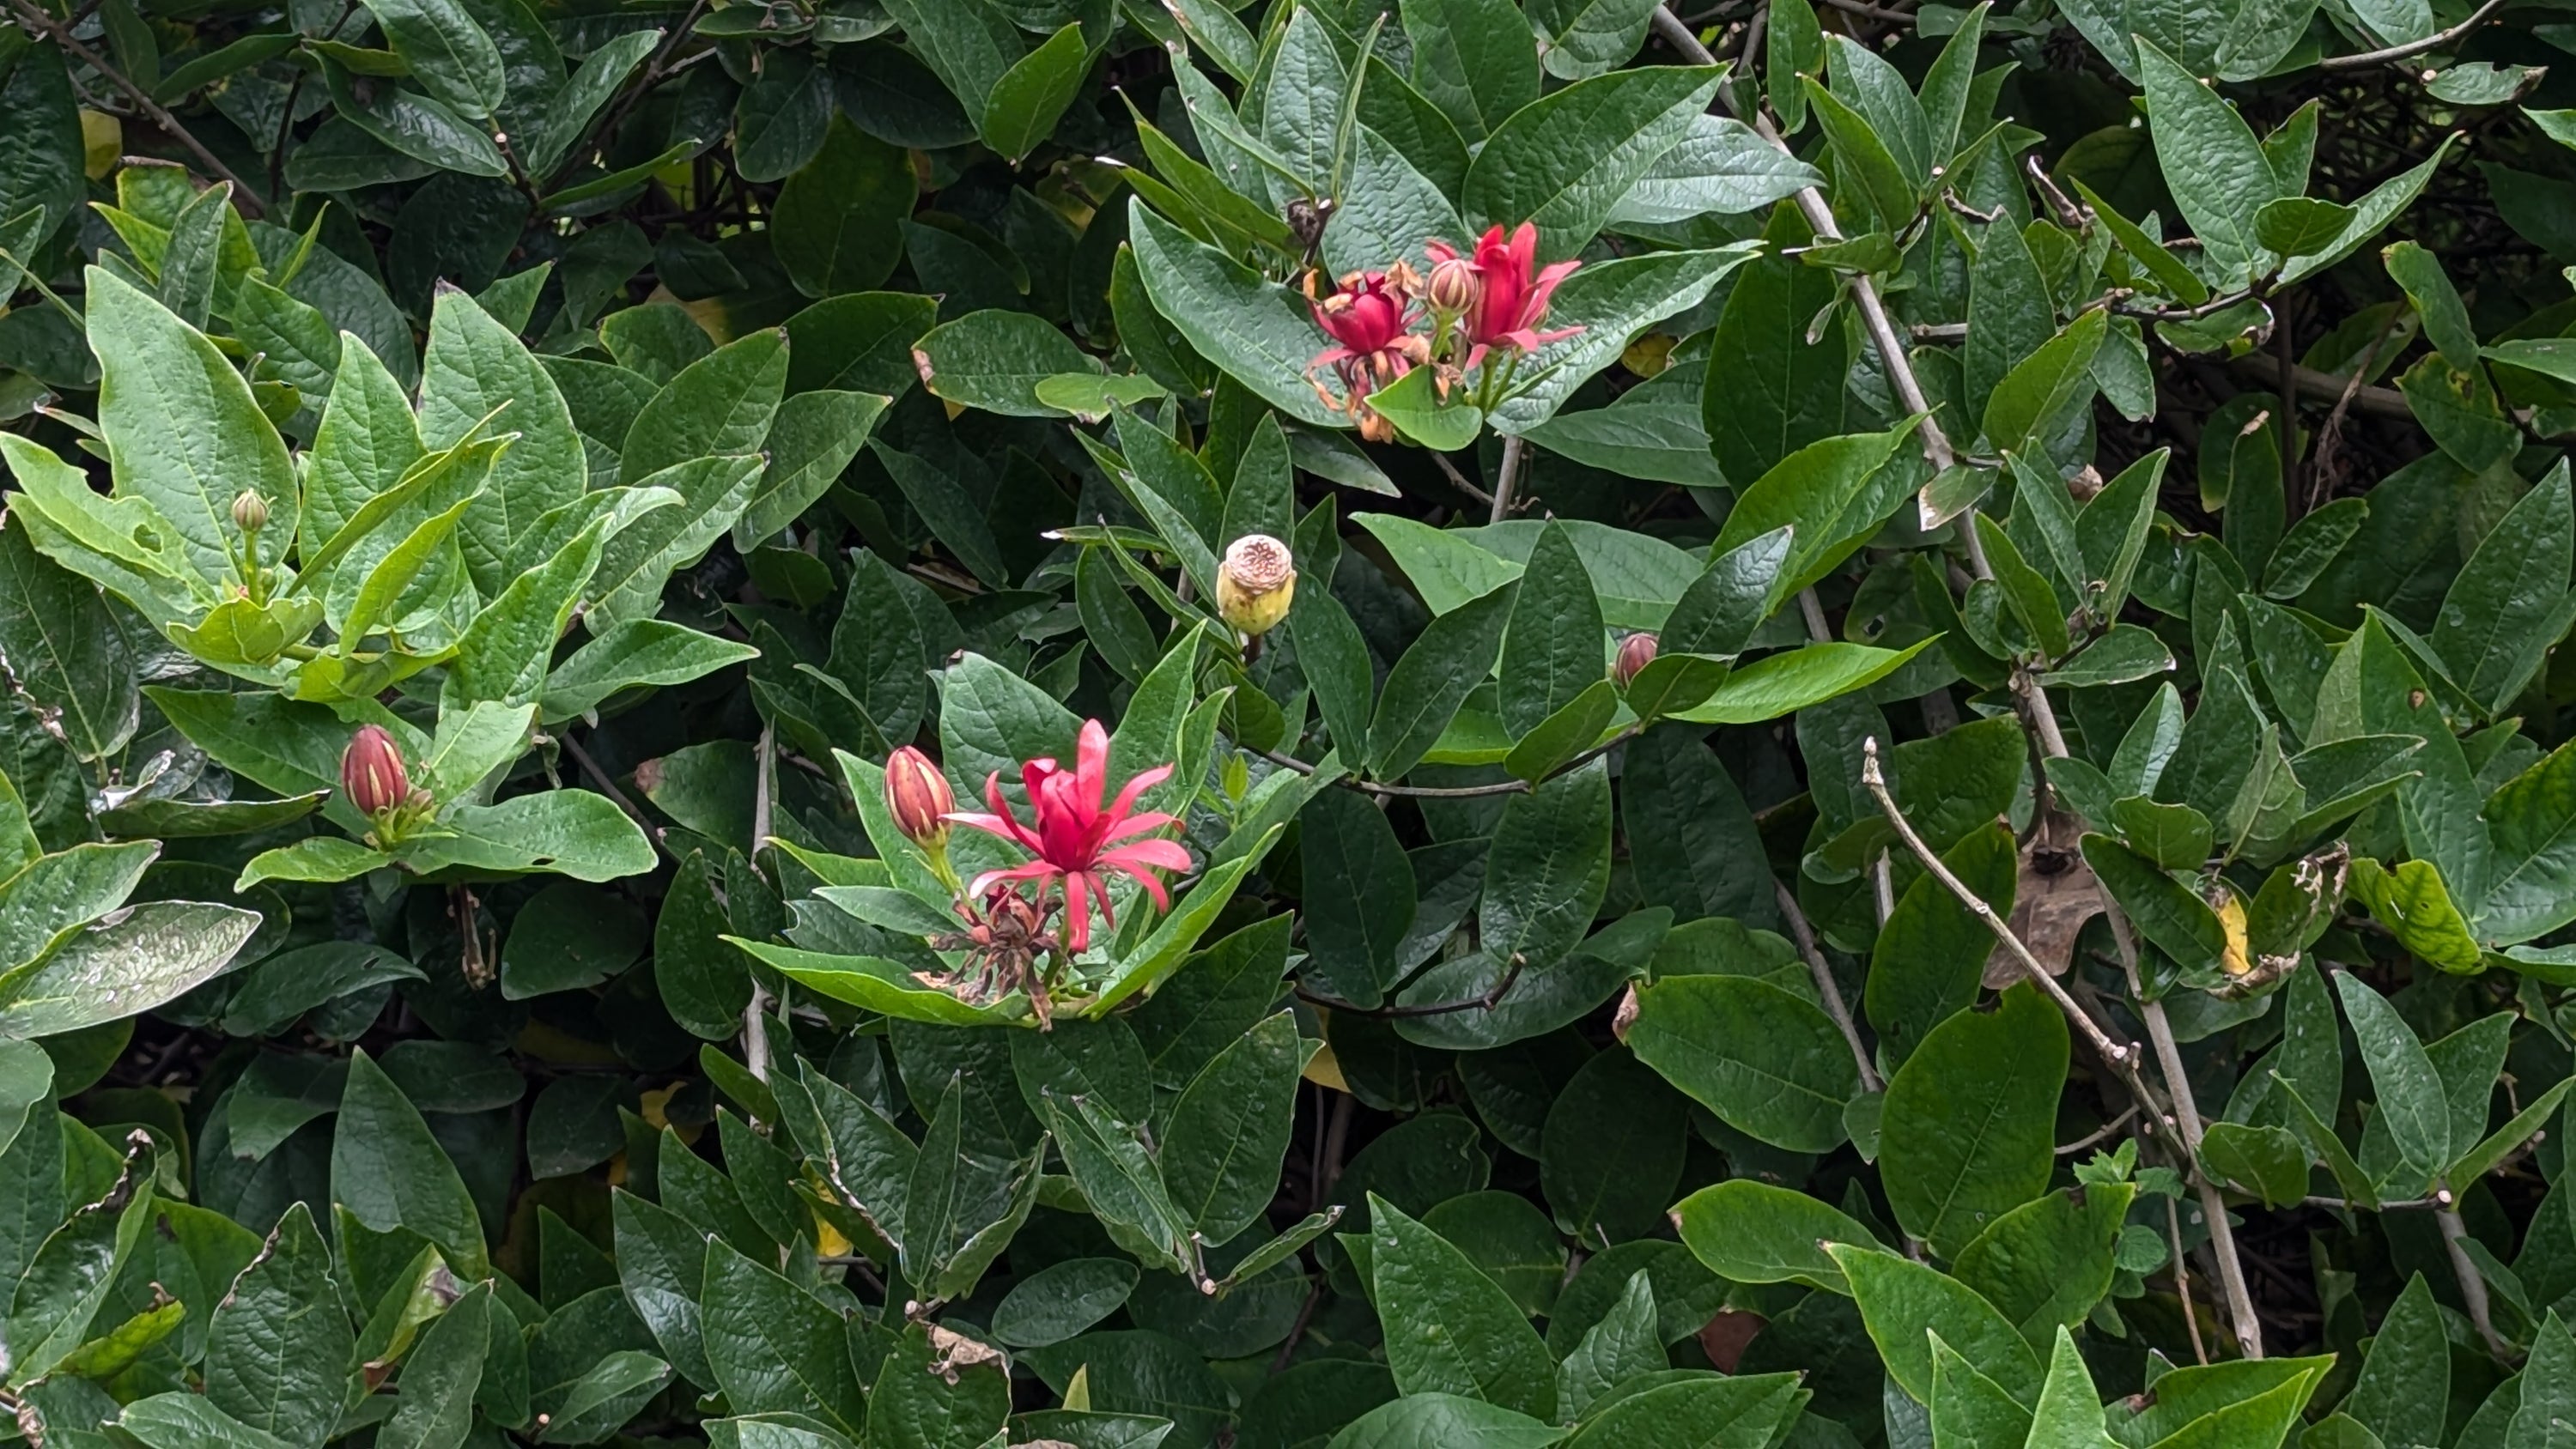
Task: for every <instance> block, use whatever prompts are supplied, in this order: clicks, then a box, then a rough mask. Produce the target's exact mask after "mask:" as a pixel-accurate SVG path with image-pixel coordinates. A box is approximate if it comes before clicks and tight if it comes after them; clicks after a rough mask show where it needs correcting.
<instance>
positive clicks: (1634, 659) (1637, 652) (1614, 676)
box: [1610, 634, 1655, 689]
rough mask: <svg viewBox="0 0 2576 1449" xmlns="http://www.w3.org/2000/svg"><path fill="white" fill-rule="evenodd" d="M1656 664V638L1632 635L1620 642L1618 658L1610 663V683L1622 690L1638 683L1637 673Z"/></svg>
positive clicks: (1645, 635)
mask: <svg viewBox="0 0 2576 1449" xmlns="http://www.w3.org/2000/svg"><path fill="white" fill-rule="evenodd" d="M1654 662H1655V636H1654V635H1652V634H1631V635H1629V636H1628V637H1627V638H1625V639H1622V640H1620V641H1619V654H1618V657H1617V658H1615V659H1613V660H1612V661H1611V662H1610V681H1611V683H1613V684H1616V685H1618V686H1619V687H1620V688H1621V689H1626V688H1627V687H1628V686H1629V685H1630V684H1633V683H1635V682H1636V678H1637V672H1638V671H1639V670H1642V669H1644V668H1645V667H1646V666H1647V665H1649V664H1652V663H1654Z"/></svg>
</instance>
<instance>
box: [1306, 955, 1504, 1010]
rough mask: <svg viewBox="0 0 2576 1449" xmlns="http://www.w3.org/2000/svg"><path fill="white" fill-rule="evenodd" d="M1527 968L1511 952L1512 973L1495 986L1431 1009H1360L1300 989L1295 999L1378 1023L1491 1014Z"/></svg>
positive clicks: (1436, 1005) (1406, 1007)
mask: <svg viewBox="0 0 2576 1449" xmlns="http://www.w3.org/2000/svg"><path fill="white" fill-rule="evenodd" d="M1528 964H1529V958H1528V957H1526V956H1523V955H1522V954H1521V953H1520V952H1518V951H1514V952H1513V953H1512V962H1511V969H1510V970H1508V971H1505V972H1504V973H1503V979H1502V980H1500V981H1497V982H1495V983H1494V984H1493V985H1492V986H1491V987H1489V988H1487V989H1486V990H1485V991H1484V992H1482V993H1481V994H1479V995H1475V996H1470V997H1466V998H1464V999H1463V1000H1458V1001H1443V1002H1439V1003H1437V1004H1435V1005H1431V1006H1359V1005H1355V1004H1353V1003H1351V1002H1348V1001H1336V1000H1334V999H1333V998H1332V997H1329V996H1323V995H1319V994H1317V993H1315V992H1312V991H1308V990H1307V989H1306V988H1305V987H1303V986H1300V987H1298V988H1297V999H1298V1000H1300V1001H1303V1002H1305V1003H1306V1004H1308V1005H1309V1006H1320V1007H1322V1008H1324V1009H1325V1010H1326V1011H1342V1012H1348V1013H1350V1014H1351V1015H1353V1016H1366V1017H1373V1018H1376V1019H1378V1020H1381V1021H1398V1020H1411V1019H1413V1018H1416V1017H1424V1016H1447V1015H1449V1014H1451V1013H1452V1012H1459V1011H1491V1010H1493V1009H1494V1008H1495V1007H1497V1006H1500V1005H1502V1003H1503V997H1504V996H1505V995H1507V994H1509V993H1510V991H1511V989H1512V987H1513V985H1514V984H1515V983H1517V982H1518V981H1519V980H1520V979H1521V968H1522V967H1524V966H1527V965H1528Z"/></svg>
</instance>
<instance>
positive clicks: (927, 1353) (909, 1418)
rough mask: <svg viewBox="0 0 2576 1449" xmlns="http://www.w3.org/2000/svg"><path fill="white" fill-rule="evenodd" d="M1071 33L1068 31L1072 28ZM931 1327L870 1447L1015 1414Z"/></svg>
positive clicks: (987, 1426) (945, 1433) (1006, 1385)
mask: <svg viewBox="0 0 2576 1449" xmlns="http://www.w3.org/2000/svg"><path fill="white" fill-rule="evenodd" d="M1068 28H1070V27H1068ZM934 1332H936V1333H938V1334H942V1335H944V1334H945V1333H946V1332H947V1330H936V1331H934V1330H933V1328H932V1327H931V1326H930V1325H929V1324H924V1323H916V1324H913V1325H911V1326H909V1327H907V1328H905V1329H904V1330H903V1336H902V1338H901V1339H900V1340H899V1341H898V1342H897V1343H896V1344H895V1345H894V1346H893V1347H892V1348H891V1349H890V1350H888V1351H887V1353H886V1356H885V1363H884V1365H883V1366H882V1367H881V1368H879V1369H878V1370H877V1378H876V1383H875V1386H874V1392H872V1393H870V1394H869V1395H868V1443H870V1444H871V1445H883V1446H885V1449H977V1446H980V1445H983V1444H984V1443H986V1442H987V1441H989V1440H991V1439H993V1438H994V1437H996V1436H998V1435H1000V1434H1001V1432H1002V1426H1003V1422H1004V1421H1005V1420H1007V1419H1008V1418H1009V1417H1010V1414H1011V1384H1010V1377H1009V1375H1008V1374H1007V1373H1006V1372H1005V1371H1004V1369H1003V1366H1002V1362H1001V1361H1000V1360H999V1359H998V1358H991V1359H985V1360H983V1361H980V1362H972V1363H952V1362H951V1361H950V1358H949V1356H948V1355H949V1351H948V1350H946V1349H945V1348H943V1347H942V1346H941V1345H940V1344H939V1343H937V1342H936V1341H935V1340H934Z"/></svg>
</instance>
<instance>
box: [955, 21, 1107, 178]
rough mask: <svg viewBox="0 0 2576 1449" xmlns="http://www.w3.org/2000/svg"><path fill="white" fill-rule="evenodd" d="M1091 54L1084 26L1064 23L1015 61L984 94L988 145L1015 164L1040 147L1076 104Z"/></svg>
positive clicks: (1089, 66) (986, 140)
mask: <svg viewBox="0 0 2576 1449" xmlns="http://www.w3.org/2000/svg"><path fill="white" fill-rule="evenodd" d="M1104 38H1105V37H1104ZM1091 56H1092V51H1091V49H1090V48H1089V47H1087V46H1085V45H1084V43H1083V35H1082V27H1081V26H1079V25H1066V26H1065V27H1064V28H1062V29H1060V30H1058V31H1057V32H1056V33H1055V34H1054V35H1052V36H1049V37H1048V38H1047V40H1046V42H1045V43H1044V44H1042V45H1040V46H1039V47H1038V48H1037V49H1035V50H1032V51H1030V52H1029V53H1028V54H1027V55H1024V56H1022V57H1020V58H1019V59H1018V60H1017V61H1015V62H1013V63H1012V65H1011V68H1010V69H1009V70H1006V71H1004V72H1002V74H1001V76H1000V78H998V79H997V80H995V81H994V82H993V90H992V94H990V95H989V96H987V97H986V98H985V101H984V124H983V132H984V142H985V144H986V145H988V146H991V147H992V148H993V149H994V150H995V151H998V152H1000V153H1001V154H1002V156H1003V158H1004V159H1005V160H1008V161H1010V162H1012V163H1014V164H1017V163H1018V162H1019V160H1020V159H1021V158H1022V157H1025V156H1027V155H1028V154H1029V153H1030V152H1031V151H1034V150H1036V149H1037V147H1038V145H1039V144H1040V143H1041V142H1043V141H1045V140H1046V138H1047V136H1048V134H1049V133H1050V132H1052V131H1053V130H1054V129H1055V123H1056V121H1057V120H1058V119H1060V118H1061V117H1062V116H1063V115H1064V112H1065V108H1066V107H1067V106H1069V105H1071V104H1073V98H1074V95H1075V93H1076V92H1077V91H1079V90H1080V89H1081V86H1082V80H1083V77H1084V75H1085V74H1086V73H1087V72H1089V70H1090V69H1091Z"/></svg>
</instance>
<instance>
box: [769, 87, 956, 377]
mask: <svg viewBox="0 0 2576 1449" xmlns="http://www.w3.org/2000/svg"><path fill="white" fill-rule="evenodd" d="M918 190H919V186H918V182H917V181H916V180H915V178H914V176H913V171H912V165H911V163H910V161H909V160H907V159H906V158H905V156H904V153H903V152H902V151H901V150H899V149H898V148H896V147H894V146H890V145H888V144H886V143H885V142H884V141H881V140H879V139H877V138H876V137H873V136H870V135H868V134H867V133H865V132H863V131H861V130H859V129H858V128H857V127H855V126H853V125H851V124H850V122H849V118H848V117H847V116H841V115H836V116H834V117H833V118H832V123H831V127H830V129H829V130H827V131H826V132H825V133H824V136H823V144H822V146H821V148H820V149H818V150H816V151H815V153H814V155H813V158H812V159H811V160H809V161H807V162H806V163H805V164H804V165H803V166H801V167H798V168H797V169H796V171H795V172H794V173H793V174H791V175H790V176H789V177H788V178H787V180H786V184H784V185H782V186H781V187H779V189H778V203H777V208H776V210H775V211H774V212H773V213H772V215H771V219H770V232H771V235H772V237H773V240H772V242H771V245H772V246H773V247H774V248H775V249H776V250H777V253H778V263H779V265H780V266H782V267H785V268H786V269H787V276H788V279H789V280H790V281H792V282H794V283H795V284H796V289H797V290H798V291H800V292H803V293H804V294H805V295H806V296H809V297H837V296H841V295H844V294H847V293H856V292H867V291H869V290H870V289H872V288H874V287H878V286H881V285H883V284H884V282H885V280H886V278H887V277H888V276H889V275H891V274H892V273H893V271H894V267H895V263H896V261H897V259H899V258H900V257H901V256H902V255H903V228H902V226H901V224H900V223H901V222H902V220H903V218H905V217H906V216H909V215H910V214H911V213H912V207H913V203H914V200H915V199H916V197H917V194H918ZM927 329H928V322H927V319H924V321H923V324H922V327H921V328H920V329H919V330H917V331H916V332H915V333H914V335H915V336H918V335H919V331H926V330H927ZM797 330H798V329H796V328H795V327H794V326H793V325H792V324H791V326H790V327H789V331H790V333H791V334H793V333H794V332H795V331H797ZM904 340H905V341H906V342H909V341H910V340H911V338H909V337H907V338H905V339H904ZM803 366H804V360H803V359H802V358H801V357H800V358H798V360H797V369H798V370H799V371H801V370H802V368H803ZM793 380H794V379H793V377H792V375H791V386H792V385H793ZM863 390H868V391H874V390H875V389H863Z"/></svg>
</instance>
